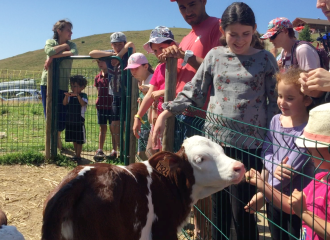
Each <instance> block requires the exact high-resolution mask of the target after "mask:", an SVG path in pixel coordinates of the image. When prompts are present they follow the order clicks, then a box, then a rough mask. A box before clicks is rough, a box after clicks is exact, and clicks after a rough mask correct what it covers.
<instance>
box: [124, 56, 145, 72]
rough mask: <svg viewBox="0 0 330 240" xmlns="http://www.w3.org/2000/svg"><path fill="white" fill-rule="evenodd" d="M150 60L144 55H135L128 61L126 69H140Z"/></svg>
mask: <svg viewBox="0 0 330 240" xmlns="http://www.w3.org/2000/svg"><path fill="white" fill-rule="evenodd" d="M147 63H149V62H148V59H147V58H146V56H144V55H143V54H142V53H134V54H132V55H131V56H130V57H129V59H128V64H127V67H126V68H125V69H124V70H126V69H131V68H137V67H140V66H141V65H142V64H147Z"/></svg>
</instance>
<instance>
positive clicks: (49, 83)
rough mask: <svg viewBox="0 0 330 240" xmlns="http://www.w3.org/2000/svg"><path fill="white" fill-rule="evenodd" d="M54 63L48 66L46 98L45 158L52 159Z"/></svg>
mask: <svg viewBox="0 0 330 240" xmlns="http://www.w3.org/2000/svg"><path fill="white" fill-rule="evenodd" d="M52 92H53V64H50V65H49V67H48V73H47V93H46V94H47V98H46V139H45V140H46V142H45V158H46V160H48V159H50V139H51V126H52V101H53V94H52Z"/></svg>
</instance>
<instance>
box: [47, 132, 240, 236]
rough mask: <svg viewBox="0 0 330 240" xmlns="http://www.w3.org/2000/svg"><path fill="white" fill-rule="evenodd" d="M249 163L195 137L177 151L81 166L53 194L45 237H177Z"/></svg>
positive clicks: (237, 178)
mask: <svg viewBox="0 0 330 240" xmlns="http://www.w3.org/2000/svg"><path fill="white" fill-rule="evenodd" d="M244 173H245V168H244V165H243V164H242V163H240V162H238V161H235V160H233V159H231V158H229V157H227V156H226V155H225V154H224V151H223V149H222V148H221V147H220V146H219V145H218V144H216V143H213V142H212V141H211V140H209V139H206V138H204V137H200V136H194V137H191V138H188V139H186V140H185V141H184V143H183V145H182V148H181V150H180V151H179V152H177V153H176V154H174V153H170V152H160V153H157V154H155V155H154V156H152V157H151V158H150V159H149V160H148V161H145V162H142V163H134V164H131V165H129V166H126V167H125V166H115V165H109V164H104V163H98V164H95V165H90V166H79V167H77V168H75V169H74V170H73V171H72V172H70V173H69V174H68V176H66V177H65V178H64V180H63V181H62V183H61V184H60V185H59V186H58V187H57V188H56V189H55V190H54V191H53V192H52V193H51V194H50V195H49V196H48V198H47V200H46V204H45V205H46V207H45V210H44V217H43V226H42V239H43V240H59V239H65V240H92V239H93V240H112V239H113V240H121V239H130V240H151V239H154V240H156V239H157V240H162V239H164V240H172V239H173V240H174V239H175V240H176V239H177V232H178V231H179V230H180V228H181V227H182V226H183V224H184V223H185V220H186V219H187V218H188V215H189V212H190V209H191V207H192V205H193V204H195V203H196V202H197V200H198V199H202V198H205V197H207V196H209V195H211V194H213V193H215V192H218V191H220V190H222V189H223V188H225V187H227V186H229V185H230V184H237V183H239V182H240V181H241V180H242V178H243V176H244Z"/></svg>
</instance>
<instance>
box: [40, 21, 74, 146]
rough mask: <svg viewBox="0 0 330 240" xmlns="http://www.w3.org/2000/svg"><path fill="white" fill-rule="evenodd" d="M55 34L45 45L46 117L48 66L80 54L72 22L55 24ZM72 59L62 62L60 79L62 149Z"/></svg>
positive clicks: (43, 73)
mask: <svg viewBox="0 0 330 240" xmlns="http://www.w3.org/2000/svg"><path fill="white" fill-rule="evenodd" d="M53 32H54V36H53V39H48V40H47V41H46V45H45V53H46V54H47V60H46V62H45V65H44V70H43V71H42V75H41V84H40V85H41V86H40V89H41V97H42V105H43V107H44V115H45V117H46V96H47V75H48V74H47V73H48V72H47V71H48V67H49V66H50V64H51V63H52V61H53V59H54V58H62V57H68V56H73V55H78V50H77V47H76V44H75V43H73V42H71V41H70V40H71V35H72V23H71V22H69V21H67V20H60V21H58V22H56V23H55V24H54V27H53ZM71 67H72V60H70V59H66V60H63V61H62V62H61V63H60V66H59V68H60V76H61V77H60V79H59V90H58V106H57V108H58V109H57V110H58V112H57V117H58V126H57V127H58V129H57V130H58V140H57V147H58V149H60V150H62V142H61V132H62V131H63V130H64V128H65V115H66V107H64V106H63V104H62V99H63V98H64V93H65V92H67V91H68V86H69V78H70V73H71Z"/></svg>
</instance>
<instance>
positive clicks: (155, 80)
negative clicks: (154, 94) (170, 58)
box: [150, 63, 166, 114]
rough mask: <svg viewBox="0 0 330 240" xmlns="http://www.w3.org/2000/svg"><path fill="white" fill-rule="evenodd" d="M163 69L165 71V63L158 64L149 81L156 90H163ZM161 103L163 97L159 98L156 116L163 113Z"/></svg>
mask: <svg viewBox="0 0 330 240" xmlns="http://www.w3.org/2000/svg"><path fill="white" fill-rule="evenodd" d="M165 69H166V63H161V64H159V65H158V66H157V67H156V69H155V72H154V75H153V76H152V78H151V80H150V84H151V85H153V86H155V87H157V88H158V90H164V89H165ZM156 91H157V90H156ZM163 102H164V97H160V98H159V102H158V106H157V108H158V114H160V113H161V112H162V111H163V108H162V104H163Z"/></svg>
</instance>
